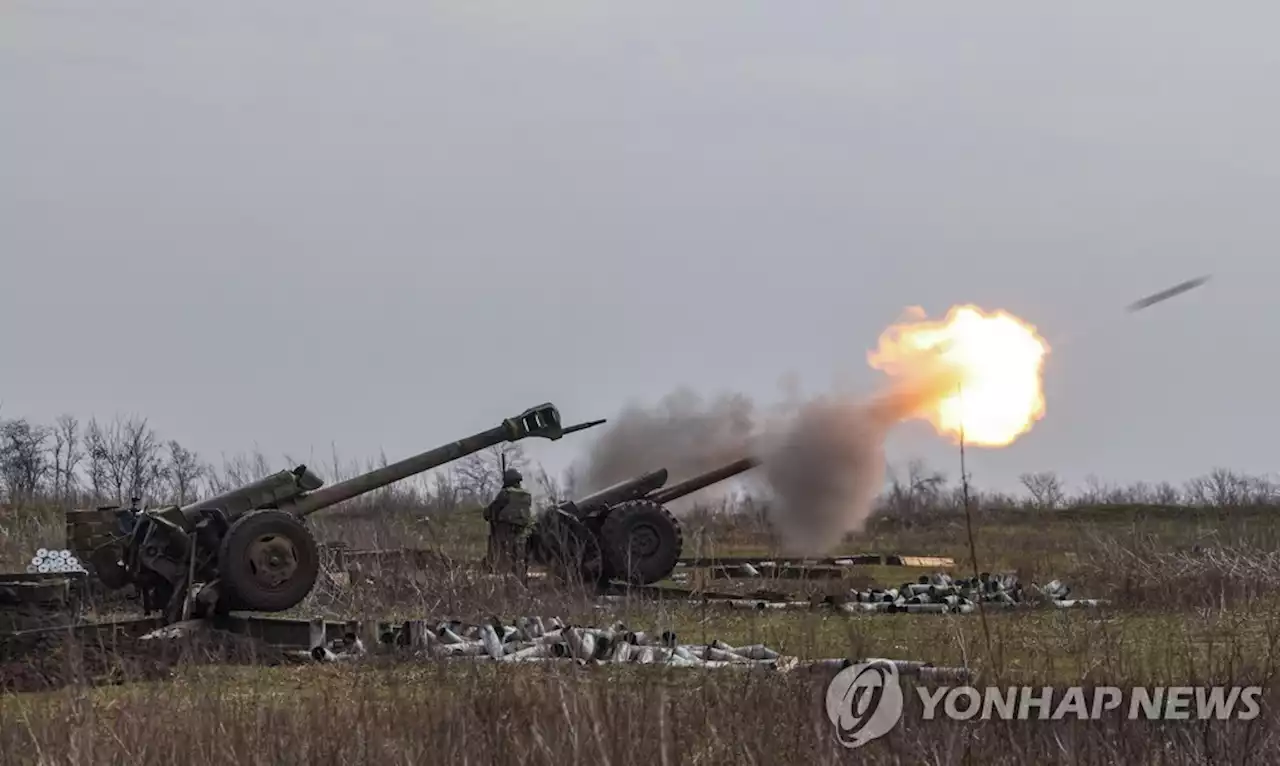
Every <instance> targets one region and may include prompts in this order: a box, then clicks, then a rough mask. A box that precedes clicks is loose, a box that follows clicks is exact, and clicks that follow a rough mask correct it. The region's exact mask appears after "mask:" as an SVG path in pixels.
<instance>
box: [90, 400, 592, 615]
mask: <svg viewBox="0 0 1280 766" xmlns="http://www.w3.org/2000/svg"><path fill="white" fill-rule="evenodd" d="M604 422H605V421H603V420H596V421H592V422H588V423H580V424H578V425H575V426H570V427H564V426H562V425H561V421H560V412H559V410H558V409H556V407H555V406H554V405H552V404H550V403H547V404H542V405H539V406H537V407H532V408H530V409H528V410H526V411H525V412H523V413H521V414H520V415H517V416H515V417H512V418H507V419H505V420H503V421H502V423H501V424H499V425H498V426H496V427H495V428H491V429H489V430H487V431H483V432H481V433H478V434H475V435H473V436H469V437H467V438H465V439H460V440H458V441H454V442H450V443H448V444H445V445H443V446H440V447H436V448H435V449H432V450H428V451H427V452H423V453H420V454H418V455H414V456H412V457H409V458H406V459H404V460H401V461H399V462H396V463H392V464H391V465H387V466H383V467H381V468H377V469H375V470H372V471H369V472H368V473H364V474H360V475H359V476H355V477H353V478H350V479H347V480H346V481H342V482H339V483H337V484H333V485H331V486H328V487H325V486H324V481H323V480H322V479H321V478H320V477H319V476H317V475H316V474H315V473H313V472H312V471H311V470H310V469H308V468H307V467H306V466H305V465H300V466H298V467H296V468H294V469H293V470H289V471H281V472H279V473H276V474H272V475H270V476H267V477H265V478H263V479H259V480H257V481H254V482H251V483H249V484H246V485H244V486H242V487H238V488H236V489H233V490H231V491H229V492H224V493H223V494H220V495H217V496H215V497H211V498H208V499H207V500H201V501H199V502H195V503H191V504H189V505H185V506H181V507H179V506H176V505H175V506H166V507H160V508H149V509H146V510H138V509H137V508H136V507H134V508H119V507H107V508H100V509H98V510H97V511H78V512H75V511H73V512H70V513H68V515H67V527H68V539H69V540H70V542H71V545H70V547H71V548H72V549H73V550H74V551H75V552H76V555H77V556H78V557H79V558H80V560H81V561H87V562H88V563H89V564H90V566H91V569H92V572H93V574H94V575H95V576H96V578H97V579H98V580H99V581H100V582H101V583H102V584H103V585H104V586H106V587H107V588H108V589H110V590H117V589H120V588H123V587H125V586H127V585H133V586H134V587H135V588H136V590H137V591H138V593H139V594H140V595H141V597H142V602H143V603H142V606H143V610H144V611H145V612H148V613H149V612H152V611H156V610H163V614H164V616H165V618H166V619H168V620H171V621H172V620H177V619H183V618H186V617H188V616H202V615H207V614H211V613H214V612H225V611H231V610H240V611H252V612H282V611H285V610H287V609H290V608H292V607H293V606H295V605H297V604H298V603H299V602H301V601H302V600H303V599H304V598H306V597H307V594H308V593H310V592H311V589H312V587H313V586H314V585H315V582H316V578H317V577H318V576H319V572H320V553H319V550H318V545H317V543H316V540H315V538H314V537H313V536H312V534H311V532H310V531H309V530H308V528H307V525H306V524H305V522H304V517H306V516H308V515H310V514H312V513H315V512H316V511H319V510H322V509H324V508H328V507H330V506H333V505H336V504H338V503H341V502H343V501H346V500H350V499H351V498H354V497H357V496H359V495H363V494H365V493H368V492H372V491H374V490H376V489H379V488H381V487H385V486H387V485H388V484H392V483H394V482H397V481H400V480H401V479H404V478H407V477H409V476H413V475H415V474H419V473H422V472H424V471H428V470H430V469H432V468H436V467H438V466H440V465H443V464H445V463H449V462H452V461H454V460H457V459H459V458H462V457H465V456H467V455H470V454H472V453H475V452H479V451H481V450H484V449H487V448H489V447H492V446H495V445H497V444H501V443H502V442H514V441H518V440H520V439H526V438H529V437H540V438H544V439H550V440H553V441H554V440H557V439H560V438H561V437H563V436H565V435H567V434H570V433H574V432H576V431H581V430H584V429H587V428H592V427H594V426H597V425H600V424H601V423H604ZM104 527H105V528H104Z"/></svg>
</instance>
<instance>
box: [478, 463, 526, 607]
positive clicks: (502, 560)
mask: <svg viewBox="0 0 1280 766" xmlns="http://www.w3.org/2000/svg"><path fill="white" fill-rule="evenodd" d="M522 481H524V477H523V476H521V475H520V472H519V471H517V470H516V469H514V468H508V469H507V470H506V471H504V472H503V474H502V490H501V491H499V492H498V495H497V496H496V497H495V498H493V502H491V503H489V506H488V507H487V508H485V511H484V517H485V520H486V521H488V522H489V550H490V552H491V555H492V556H493V560H494V561H495V563H496V564H497V568H498V570H499V571H506V572H510V571H512V570H513V568H516V567H518V569H515V571H516V572H517V573H518V574H519V576H520V581H521V582H525V581H526V578H527V574H528V571H527V570H528V559H527V555H528V550H527V545H526V543H527V541H528V538H529V532H530V528H531V525H532V522H533V497H532V496H531V495H530V494H529V491H528V490H526V489H525V488H524V487H522V486H520V483H521V482H522Z"/></svg>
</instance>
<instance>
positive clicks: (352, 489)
mask: <svg viewBox="0 0 1280 766" xmlns="http://www.w3.org/2000/svg"><path fill="white" fill-rule="evenodd" d="M511 436H512V434H511V432H510V430H509V429H508V427H507V426H506V424H503V425H501V426H498V427H497V428H491V429H489V430H488V431H485V432H483V433H478V434H476V435H474V436H469V437H467V438H465V439H459V440H458V441H455V442H449V443H448V444H445V445H443V446H441V447H436V448H435V449H433V450H428V451H426V452H422V453H419V454H417V455H414V456H413V457H407V458H405V459H404V460H400V461H398V462H395V463H392V464H391V465H386V466H383V467H382V468H377V469H374V470H372V471H369V472H368V473H362V474H360V475H359V476H354V477H352V478H350V479H347V480H346V481H340V482H338V483H337V484H331V485H329V486H328V487H324V488H323V489H318V490H316V491H315V492H312V493H310V494H308V495H303V496H301V497H299V498H297V499H296V500H292V501H289V502H287V503H284V504H282V505H281V506H280V507H281V508H282V509H284V510H289V511H292V512H293V513H296V514H298V515H299V516H307V515H309V514H312V513H315V512H316V511H319V510H322V509H324V508H328V507H329V506H331V505H337V504H338V503H341V502H344V501H346V500H350V499H351V498H353V497H357V496H359V495H363V494H365V493H367V492H372V491H374V490H375V489H378V488H380V487H385V486H387V485H388V484H394V483H395V482H397V481H400V480H401V479H406V478H408V477H410V476H413V475H415V474H419V473H422V472H423V471H429V470H431V469H432V468H436V467H439V466H442V465H444V464H445V463H448V462H451V461H454V460H457V459H458V458H462V457H466V456H467V455H470V454H472V453H474V452H479V451H480V450H483V449H488V448H489V447H492V446H494V445H497V444H501V443H502V442H504V441H507V440H508V439H509V438H510V437H511Z"/></svg>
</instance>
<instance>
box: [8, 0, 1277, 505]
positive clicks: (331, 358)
mask: <svg viewBox="0 0 1280 766" xmlns="http://www.w3.org/2000/svg"><path fill="white" fill-rule="evenodd" d="M1232 8H1233V10H1234V11H1235V12H1234V13H1225V12H1223V10H1222V9H1215V8H1211V7H1210V6H1208V5H1206V4H1204V3H1172V2H1168V1H1167V0H1164V1H1162V2H1133V3H1127V4H1125V5H1124V6H1123V7H1118V6H1116V5H1114V4H1101V3H1099V4H1094V5H1093V6H1092V9H1082V8H1080V7H1079V4H1061V3H1060V4H1052V5H1050V4H1044V3H1035V4H1024V3H1013V2H1006V3H983V2H966V3H959V4H934V3H919V4H907V3H894V4H888V3H875V4H871V3H853V2H849V3H841V4H835V3H826V4H820V5H819V4H796V3H742V2H733V3H730V2H717V3H712V2H700V3H677V2H668V1H667V0H662V1H661V2H656V1H654V2H645V3H628V4H619V3H606V2H587V1H586V0H582V1H581V2H578V1H573V2H570V1H569V0H551V1H550V2H544V3H536V4H530V3H516V2H487V3H486V2H482V1H481V0H465V1H464V0H457V1H456V2H451V3H439V2H406V1H405V0H390V1H386V2H380V3H337V2H332V1H331V0H308V2H300V1H299V0H277V2H272V3H249V2H242V1H238V0H227V1H224V2H217V3H210V2H195V1H194V0H177V1H175V2H166V3H154V2H150V3H144V2H139V1H137V0H121V1H119V2H112V3H102V2H89V0H39V2H36V0H19V1H18V2H10V3H6V4H5V9H4V11H3V12H2V13H3V18H4V21H3V31H2V32H0V96H2V97H0V152H2V154H0V168H3V173H0V264H2V270H0V360H3V361H0V400H2V401H3V411H2V412H0V414H2V415H5V416H9V417H13V416H16V415H26V416H30V417H33V418H37V419H42V420H51V419H52V418H53V417H55V416H56V415H57V414H58V413H60V412H64V411H69V412H74V413H76V414H79V415H81V416H82V417H85V418H87V417H88V416H89V415H91V414H97V415H98V416H100V417H107V418H109V417H110V416H111V415H113V414H115V413H122V414H128V413H134V412H136V413H139V414H145V415H147V416H148V417H150V419H151V421H152V423H153V425H154V426H155V427H156V428H157V429H158V430H159V431H160V432H161V433H162V434H163V435H165V436H167V437H173V438H177V439H179V440H181V441H183V442H184V443H187V444H188V445H189V446H192V447H194V448H196V449H197V450H199V451H200V452H201V453H202V454H203V455H204V456H206V457H213V458H216V456H217V455H218V454H219V453H220V452H225V453H235V452H238V451H241V450H245V449H249V448H252V447H254V446H255V445H256V446H258V447H260V448H262V449H264V450H266V451H267V452H268V454H271V455H279V454H280V453H283V452H289V453H290V454H292V455H295V456H299V457H303V458H305V457H306V456H307V453H308V452H309V451H311V450H315V451H316V453H317V454H318V455H319V456H321V457H324V456H327V455H328V452H329V445H330V443H331V442H332V443H335V444H336V445H337V447H338V449H339V451H340V452H341V453H342V454H343V455H346V456H351V457H356V456H361V457H364V456H372V455H375V454H376V453H377V452H378V451H379V450H385V451H386V453H387V455H388V456H389V457H391V458H393V459H394V458H397V457H400V456H403V455H405V454H408V453H410V452H414V451H418V450H420V449H423V448H426V447H429V446H433V445H435V444H436V443H439V442H443V441H446V440H449V439H453V438H456V437H461V436H464V435H467V434H470V433H473V432H475V431H478V430H482V429H485V428H488V427H491V426H492V425H495V424H496V423H497V421H498V420H499V419H500V418H502V417H505V416H508V415H511V414H514V413H516V412H518V411H520V410H522V409H524V408H525V407H527V406H530V405H533V404H537V403H539V402H542V401H545V400H550V401H553V402H555V403H556V404H557V405H559V406H560V408H561V409H562V411H563V413H564V416H565V418H566V420H573V421H576V420H581V419H586V418H592V417H607V416H611V415H613V414H615V413H616V412H617V411H618V410H619V408H620V407H622V406H623V405H624V404H626V403H628V402H630V401H635V400H639V401H650V402H651V401H654V400H656V399H657V398H659V397H660V396H662V395H663V394H665V393H667V392H668V391H670V390H672V389H673V388H675V387H677V386H682V385H684V386H690V387H692V388H694V389H696V390H699V391H703V392H705V393H707V394H708V395H710V394H714V393H716V392H719V391H743V392H746V393H749V394H751V395H752V396H756V397H759V398H761V399H762V400H769V399H772V398H774V397H776V396H778V395H779V393H778V392H779V389H778V385H779V381H780V380H781V379H782V378H784V377H785V376H788V375H790V376H794V377H795V378H797V379H799V380H800V381H801V382H802V384H803V386H804V387H805V389H806V390H807V391H810V392H821V391H824V390H826V389H828V388H829V387H830V386H831V385H833V383H835V382H836V381H841V380H842V381H847V382H849V383H851V384H852V385H855V386H860V387H869V386H871V385H872V384H873V383H874V382H875V381H876V380H877V376H878V373H875V372H874V371H872V370H870V369H869V368H868V367H867V365H866V361H865V356H866V352H867V351H868V350H869V349H870V348H872V347H874V345H875V343H876V338H877V336H878V335H879V334H880V332H881V331H882V330H883V329H884V328H885V327H886V326H887V325H889V324H890V323H892V322H893V321H895V320H896V319H897V318H898V317H899V315H900V314H901V312H902V310H903V308H904V307H906V306H909V305H921V306H923V307H924V308H925V309H926V310H927V311H928V312H929V313H930V315H931V316H936V315H940V314H942V313H943V312H945V310H946V309H947V308H948V307H949V306H951V305H953V304H959V303H968V302H973V303H977V304H980V305H982V306H984V307H986V308H989V309H994V308H1004V309H1008V310H1010V311H1013V312H1014V313H1016V314H1018V315H1019V316H1020V317H1022V318H1023V319H1025V320H1027V321H1029V322H1032V323H1033V324H1036V325H1037V326H1038V327H1039V328H1040V330H1041V332H1042V333H1043V334H1044V335H1045V336H1046V338H1047V339H1048V342H1049V343H1050V345H1051V346H1054V344H1055V340H1056V339H1059V338H1062V339H1065V338H1066V337H1067V336H1068V335H1070V334H1072V333H1073V332H1080V331H1082V330H1084V329H1085V328H1095V331H1094V332H1092V333H1090V334H1086V335H1084V336H1080V337H1077V339H1076V340H1073V341H1072V342H1071V343H1070V344H1068V345H1063V346H1061V347H1060V348H1058V347H1056V346H1055V348H1054V351H1053V353H1052V354H1051V355H1050V358H1049V362H1048V366H1047V369H1046V394H1047V413H1046V417H1045V419H1044V420H1043V421H1041V422H1040V423H1039V424H1038V425H1037V426H1036V428H1035V429H1034V430H1033V431H1032V432H1031V433H1030V434H1028V435H1026V436H1024V437H1023V438H1022V439H1021V440H1019V441H1018V442H1016V443H1015V444H1014V445H1013V446H1011V447H1008V448H1005V449H1001V450H982V451H981V452H979V451H977V450H975V452H974V454H973V456H972V460H971V465H970V470H971V471H972V472H973V473H974V474H975V478H976V480H977V481H978V482H979V483H982V484H986V485H988V486H990V485H1006V486H1007V485H1009V484H1011V483H1012V482H1013V481H1014V479H1015V477H1016V476H1017V475H1018V474H1019V473H1020V472H1023V471H1028V470H1042V469H1055V470H1058V471H1059V472H1060V473H1061V474H1062V475H1063V476H1064V477H1066V478H1068V479H1069V480H1071V481H1073V482H1079V481H1082V480H1083V478H1084V477H1085V476H1086V475H1088V474H1090V473H1093V474H1097V475H1098V476H1100V477H1103V478H1105V479H1108V480H1114V481H1131V480H1135V479H1145V480H1152V481H1155V480H1162V479H1170V480H1182V479H1185V478H1188V477H1190V476H1192V475H1195V474H1198V473H1201V472H1203V471H1207V470H1209V469H1210V468H1212V467H1213V466H1217V465H1224V466H1230V467H1233V468H1237V469H1239V470H1243V471H1249V472H1256V473H1265V472H1269V471H1271V470H1272V469H1274V468H1275V462H1274V453H1275V450H1274V438H1273V435H1272V434H1271V433H1270V431H1269V428H1268V424H1269V423H1270V422H1271V419H1272V417H1271V416H1272V411H1273V407H1274V404H1273V402H1274V399H1273V396H1274V394H1273V390H1274V385H1273V383H1274V380H1275V378H1276V374H1277V372H1278V370H1277V368H1276V364H1277V363H1276V362H1275V361H1274V357H1275V354H1274V353H1273V342H1274V341H1273V332H1272V330H1273V328H1275V327H1276V320H1277V310H1276V309H1275V308H1274V301H1272V300H1269V299H1270V298H1271V294H1272V292H1273V289H1272V284H1271V283H1272V282H1273V281H1274V279H1275V278H1276V276H1277V274H1278V272H1280V260H1277V258H1276V257H1275V255H1274V253H1273V250H1274V249H1275V245H1276V243H1277V236H1278V231H1277V226H1278V224H1277V221H1280V219H1278V218H1277V215H1276V213H1275V211H1274V209H1273V205H1274V204H1275V202H1276V200H1277V199H1278V197H1277V192H1280V145H1278V144H1277V143H1276V142H1275V136H1277V135H1280V106H1278V105H1277V102H1276V99H1275V98H1274V92H1275V82H1276V79H1277V75H1280V49H1277V48H1276V46H1275V43H1274V39H1273V37H1274V35H1273V30H1274V29H1275V25H1276V22H1277V21H1280V10H1277V9H1276V8H1275V7H1274V5H1273V4H1271V5H1268V4H1263V3H1251V4H1244V3H1238V4H1234V5H1233V6H1232ZM1247 9H1251V10H1247ZM1209 272H1211V273H1213V274H1214V277H1215V279H1214V281H1212V282H1211V283H1210V284H1209V285H1208V286H1207V287H1206V288H1204V289H1202V290H1199V291H1196V292H1194V293H1191V294H1189V295H1187V296H1184V297H1182V298H1180V299H1178V300H1177V301H1174V302H1170V303H1167V304H1163V305H1161V306H1158V307H1156V308H1153V309H1152V310H1151V311H1150V312H1148V313H1145V314H1141V315H1137V316H1135V317H1133V318H1131V319H1126V320H1117V321H1111V322H1108V321H1106V320H1107V318H1108V316H1109V315H1110V316H1118V315H1119V310H1120V307H1121V306H1123V305H1124V304H1126V303H1128V302H1129V301H1131V300H1134V299H1136V298H1138V297H1141V296H1142V295H1144V294H1146V293H1149V292H1152V291H1155V290H1158V289H1161V288H1163V287H1166V286H1168V285H1170V284H1173V283H1175V282H1178V281H1181V280H1183V279H1189V278H1191V277H1194V276H1197V275H1199V274H1202V273H1209ZM585 441H586V440H585V439H581V438H580V439H578V440H574V439H572V437H571V438H570V439H566V440H565V441H564V442H561V443H559V444H555V445H537V446H535V445H530V446H531V447H532V455H533V456H534V457H535V458H537V459H540V460H542V461H544V462H545V463H546V464H547V466H548V467H549V468H553V469H554V468H560V467H563V466H564V465H565V464H567V463H568V462H569V461H570V460H572V459H573V458H574V457H575V455H576V454H578V451H579V450H581V449H582V445H583V444H584V442H585ZM890 455H891V458H893V459H898V460H905V459H906V458H908V457H910V456H920V457H923V458H925V459H927V460H929V461H930V462H932V463H934V464H935V465H938V466H939V467H941V468H944V469H946V470H948V471H950V472H951V473H952V475H954V474H955V468H954V461H955V457H954V448H953V447H951V446H950V445H949V444H948V443H947V442H945V441H943V440H941V439H939V438H938V437H936V436H935V435H933V433H932V429H931V428H929V427H928V426H924V425H921V426H919V427H916V426H913V427H911V428H906V429H903V430H902V431H901V432H900V433H899V434H898V435H897V436H896V437H895V438H894V440H893V443H892V444H891V453H890ZM281 463H282V467H285V466H284V465H283V458H281Z"/></svg>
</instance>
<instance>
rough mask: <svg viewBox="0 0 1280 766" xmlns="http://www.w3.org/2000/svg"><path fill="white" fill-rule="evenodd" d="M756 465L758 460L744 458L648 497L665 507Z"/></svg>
mask: <svg viewBox="0 0 1280 766" xmlns="http://www.w3.org/2000/svg"><path fill="white" fill-rule="evenodd" d="M758 465H760V461H759V460H758V459H756V458H753V457H744V458H742V459H741V460H735V461H734V462H732V463H730V464H729V465H726V466H724V467H722V468H717V469H715V470H714V471H707V472H706V473H703V474H699V475H697V476H694V477H693V478H690V479H685V480H684V481H682V482H680V483H679V484H672V485H671V486H670V487H666V488H665V489H661V490H658V491H657V492H654V493H653V494H651V495H649V499H650V500H652V501H654V502H655V503H659V504H661V505H666V504H667V503H669V502H671V501H672V500H679V499H680V498H682V497H685V496H686V495H692V494H693V493H694V492H697V491H698V490H700V489H704V488H706V487H710V486H711V485H712V484H715V483H717V482H721V481H724V480H725V479H731V478H733V477H734V476H737V475H738V474H740V473H744V472H746V471H750V470H751V469H752V468H755V467H756V466H758Z"/></svg>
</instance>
